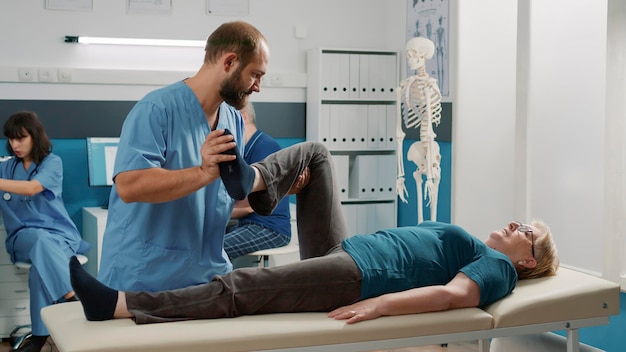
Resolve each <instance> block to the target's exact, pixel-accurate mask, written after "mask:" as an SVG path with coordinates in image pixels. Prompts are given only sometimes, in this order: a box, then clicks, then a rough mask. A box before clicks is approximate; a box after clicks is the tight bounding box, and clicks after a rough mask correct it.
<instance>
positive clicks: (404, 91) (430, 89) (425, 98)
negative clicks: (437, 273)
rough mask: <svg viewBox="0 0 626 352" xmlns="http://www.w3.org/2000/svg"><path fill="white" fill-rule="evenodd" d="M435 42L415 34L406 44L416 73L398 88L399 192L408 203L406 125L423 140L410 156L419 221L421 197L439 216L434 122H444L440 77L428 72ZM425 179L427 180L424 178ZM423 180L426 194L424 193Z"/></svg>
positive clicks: (432, 214) (438, 158)
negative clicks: (405, 166)
mask: <svg viewBox="0 0 626 352" xmlns="http://www.w3.org/2000/svg"><path fill="white" fill-rule="evenodd" d="M434 51H435V45H434V43H433V42H432V41H430V40H428V39H426V38H423V37H418V38H413V39H411V40H409V41H408V42H407V44H406V56H407V62H408V65H409V67H410V68H411V70H416V72H417V74H416V75H415V76H411V77H409V78H407V79H405V80H403V81H402V82H400V87H399V89H398V90H397V93H396V94H397V103H396V107H397V115H398V123H397V125H396V126H397V127H396V137H397V141H398V153H397V155H398V179H397V181H396V192H397V193H398V196H399V197H400V199H401V200H402V201H403V202H404V203H408V201H407V199H408V194H409V193H408V191H407V189H406V186H405V184H404V161H403V160H404V159H403V148H402V143H403V141H404V136H405V133H404V131H403V130H402V125H404V126H405V127H406V128H417V127H419V129H420V140H419V141H417V142H415V143H413V144H412V145H411V146H410V147H409V151H408V153H407V159H408V160H410V161H411V162H413V163H414V164H415V165H416V167H417V168H416V170H415V172H414V173H413V177H414V178H415V184H416V186H417V187H416V188H417V198H418V201H419V203H418V206H417V221H418V223H420V222H422V221H424V210H423V208H422V206H423V203H422V199H424V200H426V201H427V203H426V206H428V207H430V219H431V220H436V219H437V196H438V193H439V181H440V180H441V154H440V153H439V144H437V142H436V141H435V137H437V135H436V134H435V132H434V131H433V124H435V125H439V122H441V92H440V91H439V86H438V85H437V80H436V79H435V78H432V77H430V76H429V75H428V73H426V60H427V59H430V58H431V57H432V56H433V53H434ZM424 179H425V182H424V181H423V180H424ZM422 184H423V187H424V194H423V196H422Z"/></svg>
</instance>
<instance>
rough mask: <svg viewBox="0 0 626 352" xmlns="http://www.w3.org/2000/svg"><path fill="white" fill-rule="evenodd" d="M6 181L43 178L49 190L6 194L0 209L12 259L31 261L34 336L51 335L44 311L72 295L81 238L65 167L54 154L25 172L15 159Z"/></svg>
mask: <svg viewBox="0 0 626 352" xmlns="http://www.w3.org/2000/svg"><path fill="white" fill-rule="evenodd" d="M0 177H1V178H4V179H12V180H17V181H28V180H37V181H39V183H41V185H42V186H43V188H44V190H43V191H42V192H40V193H38V194H36V195H34V196H21V195H17V194H12V193H9V192H1V194H0V196H1V197H0V210H1V211H2V217H3V220H4V226H5V228H6V231H7V238H6V248H7V252H8V253H9V255H10V256H11V261H12V262H14V263H15V262H16V261H21V262H30V263H32V266H31V268H30V271H29V276H28V286H29V289H30V316H31V323H32V333H33V335H38V336H46V335H49V333H48V330H47V329H46V327H45V326H44V324H43V321H42V320H41V314H40V311H41V308H43V307H46V306H49V305H51V304H52V303H53V302H54V301H56V300H58V299H60V298H61V297H63V295H65V294H66V293H68V292H70V291H72V286H71V284H70V275H69V268H68V262H69V258H70V257H71V256H72V255H74V254H75V253H76V251H77V250H78V248H79V245H80V241H81V237H80V233H79V232H78V230H77V229H76V225H74V223H73V222H72V220H71V219H70V216H69V214H68V213H67V210H66V209H65V205H64V203H63V198H62V189H63V163H62V161H61V158H60V157H58V156H57V155H54V154H49V155H48V156H47V157H46V158H44V160H43V161H42V162H41V164H39V165H35V163H32V164H31V165H30V168H29V169H28V170H24V166H23V164H22V161H21V160H20V159H18V158H12V159H9V160H7V161H5V162H2V163H0Z"/></svg>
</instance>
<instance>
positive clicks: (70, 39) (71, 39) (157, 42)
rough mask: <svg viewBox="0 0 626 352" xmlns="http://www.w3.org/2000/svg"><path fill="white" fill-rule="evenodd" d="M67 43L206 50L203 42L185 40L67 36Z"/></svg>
mask: <svg viewBox="0 0 626 352" xmlns="http://www.w3.org/2000/svg"><path fill="white" fill-rule="evenodd" d="M65 42H66V43H77V44H112V45H147V46H178V47H199V48H204V46H205V44H206V43H205V42H204V41H203V40H183V39H143V38H109V37H85V36H71V35H66V36H65Z"/></svg>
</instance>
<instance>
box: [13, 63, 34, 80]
mask: <svg viewBox="0 0 626 352" xmlns="http://www.w3.org/2000/svg"><path fill="white" fill-rule="evenodd" d="M35 71H36V70H35V69H34V68H32V67H20V68H19V69H18V70H17V77H18V78H19V80H20V81H22V82H32V81H33V80H34V79H35Z"/></svg>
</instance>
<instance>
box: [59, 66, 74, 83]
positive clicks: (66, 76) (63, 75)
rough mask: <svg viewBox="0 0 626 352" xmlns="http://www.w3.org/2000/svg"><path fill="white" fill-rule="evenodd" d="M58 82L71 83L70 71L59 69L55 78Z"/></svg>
mask: <svg viewBox="0 0 626 352" xmlns="http://www.w3.org/2000/svg"><path fill="white" fill-rule="evenodd" d="M57 78H58V80H59V82H71V81H72V70H71V69H69V68H60V69H59V76H58V77H57Z"/></svg>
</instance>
